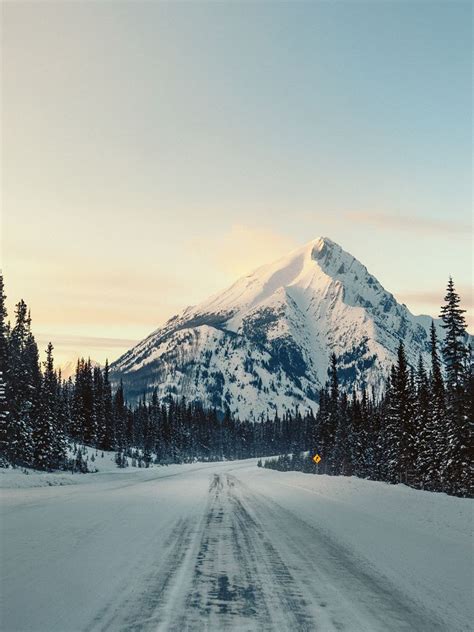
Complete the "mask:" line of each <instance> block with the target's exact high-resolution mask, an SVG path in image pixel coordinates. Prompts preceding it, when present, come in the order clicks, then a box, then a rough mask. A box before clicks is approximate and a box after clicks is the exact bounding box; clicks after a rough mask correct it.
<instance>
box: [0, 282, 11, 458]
mask: <svg viewBox="0 0 474 632" xmlns="http://www.w3.org/2000/svg"><path fill="white" fill-rule="evenodd" d="M5 300H6V296H5V292H4V287H3V274H2V273H1V272H0V467H5V466H7V465H8V421H9V418H8V416H9V406H8V403H7V393H6V379H7V366H8V347H7V344H8V333H9V332H8V326H7V323H6V318H7V309H6V306H5Z"/></svg>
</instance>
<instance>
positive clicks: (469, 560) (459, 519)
mask: <svg viewBox="0 0 474 632" xmlns="http://www.w3.org/2000/svg"><path fill="white" fill-rule="evenodd" d="M252 486H253V487H254V488H256V489H258V490H259V491H261V492H262V493H265V495H267V496H269V497H271V498H272V499H273V500H274V501H275V502H277V503H278V504H281V505H282V507H285V508H286V509H289V510H290V511H291V512H292V513H294V514H295V515H297V516H298V517H299V518H301V519H302V520H304V521H305V522H307V523H309V524H311V525H315V526H317V528H318V530H321V531H323V532H325V533H326V534H327V536H328V537H329V538H331V539H332V540H333V541H335V542H336V543H337V544H338V545H340V546H341V547H344V548H345V549H347V550H349V551H350V552H351V553H352V554H353V555H354V556H356V557H357V558H359V560H360V563H361V564H362V565H364V564H365V565H367V567H368V568H371V569H372V570H375V571H377V572H379V573H380V574H381V575H384V576H385V577H386V578H387V579H389V580H390V581H391V582H392V583H393V585H394V586H396V587H397V588H399V589H400V590H401V591H403V592H405V593H409V595H410V597H411V598H412V599H414V600H415V601H419V602H420V603H423V604H425V605H427V606H428V607H429V608H430V609H432V611H433V612H435V613H436V615H437V616H438V617H439V618H440V619H441V620H444V621H446V623H447V624H448V621H449V627H447V628H446V629H447V630H448V629H449V630H466V631H467V630H471V629H472V628H471V622H472V621H471V622H470V621H469V618H468V617H466V613H472V603H473V599H472V597H473V595H472V586H473V549H472V527H473V507H474V502H473V501H472V500H471V499H466V498H455V497H452V496H447V495H446V494H441V493H433V492H425V491H420V490H415V489H411V488H409V487H406V486H405V485H389V484H386V483H381V482H376V481H367V480H361V479H358V478H355V477H342V476H339V477H332V476H315V475H311V474H302V473H300V472H276V471H270V470H263V469H260V470H259V471H258V472H257V473H256V474H254V475H253V480H252ZM290 490H291V493H289V491H290Z"/></svg>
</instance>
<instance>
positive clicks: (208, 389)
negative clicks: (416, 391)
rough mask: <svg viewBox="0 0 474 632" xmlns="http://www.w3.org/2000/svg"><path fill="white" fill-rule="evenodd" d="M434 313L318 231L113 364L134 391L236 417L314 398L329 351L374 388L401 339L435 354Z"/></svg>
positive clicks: (346, 379) (312, 403)
mask: <svg viewBox="0 0 474 632" xmlns="http://www.w3.org/2000/svg"><path fill="white" fill-rule="evenodd" d="M430 324H431V318H430V317H428V316H414V315H413V314H411V313H410V311H409V310H408V309H407V307H405V305H400V304H399V303H397V301H396V300H395V298H394V297H393V295H392V294H390V292H387V291H386V290H385V289H384V288H383V287H382V286H381V285H380V283H379V282H378V281H377V279H376V278H375V277H374V276H372V275H371V274H370V273H369V272H368V271H367V269H366V268H365V266H363V265H362V264H361V263H359V261H357V260H356V259H355V258H354V257H353V256H352V255H350V254H349V253H347V252H345V251H344V250H343V249H342V248H341V247H340V246H338V245H337V244H335V243H334V242H333V241H331V240H330V239H327V238H320V239H316V240H314V241H312V242H310V243H308V244H306V245H305V246H303V247H302V248H299V249H297V250H295V251H294V252H291V253H290V254H289V255H287V256H286V257H283V258H282V259H279V260H278V261H276V262H274V263H272V264H269V265H265V266H263V267H261V268H259V269H258V270H256V271H255V272H253V273H252V274H250V275H248V276H246V277H243V278H241V279H239V280H238V281H237V282H236V283H234V284H233V285H232V286H231V287H230V288H228V289H227V290H225V291H223V292H221V293H218V294H216V295H214V296H212V297H211V298H209V299H208V300H206V301H204V302H202V303H201V304H199V305H197V306H194V307H188V308H187V309H185V310H184V311H183V312H182V313H181V314H178V315H176V316H174V317H173V318H171V319H170V320H169V321H168V322H167V323H166V324H165V325H164V326H163V327H161V328H159V329H157V330H156V331H154V332H153V333H152V334H150V335H149V336H148V337H147V338H145V340H143V341H142V342H140V343H139V344H137V345H136V346H135V347H134V348H133V349H131V350H130V351H128V352H127V353H125V354H124V355H123V356H122V357H120V358H119V359H118V360H117V361H116V362H115V363H114V364H113V365H112V367H111V369H112V377H113V379H114V381H118V380H119V379H122V380H123V383H124V388H125V393H126V396H127V397H128V398H129V399H130V400H134V399H136V398H137V397H141V396H142V395H143V393H144V392H147V393H150V392H151V391H152V390H153V389H155V388H156V389H157V391H158V394H159V397H160V398H162V399H165V398H167V397H169V396H180V397H181V396H185V397H186V398H187V399H189V400H197V399H198V400H200V401H202V402H203V403H204V404H205V405H206V406H215V407H217V408H218V409H219V410H221V411H223V410H225V409H226V408H227V407H228V408H229V409H230V411H231V412H232V413H233V414H235V415H238V416H239V417H240V418H242V419H243V418H253V419H258V418H260V417H261V416H262V415H266V414H267V413H268V414H269V415H271V416H273V414H274V413H275V412H276V411H278V413H279V414H282V413H284V412H285V410H287V409H292V410H293V409H294V408H295V406H299V407H300V408H301V409H306V408H308V407H312V408H313V409H314V408H316V407H317V392H318V389H319V388H320V387H321V386H322V385H323V384H324V383H325V381H326V379H327V369H328V363H329V356H330V354H331V353H332V352H334V353H335V354H336V355H337V356H338V358H339V367H340V377H341V380H342V382H343V384H344V386H346V387H347V388H352V387H355V388H356V389H360V388H361V387H362V386H363V385H366V386H367V387H369V388H374V389H376V390H378V389H380V388H381V386H382V382H383V378H384V376H385V375H386V374H387V373H388V371H389V369H390V366H391V365H392V363H393V362H394V360H395V357H396V351H397V347H398V344H399V341H400V340H403V341H404V344H405V346H406V351H407V356H408V359H409V361H410V363H411V364H413V365H415V364H416V362H417V359H418V356H419V354H420V353H421V354H422V356H423V357H424V359H425V360H426V361H427V362H428V361H429V345H428V342H429V335H428V334H429V326H430Z"/></svg>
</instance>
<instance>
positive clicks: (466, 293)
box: [396, 287, 474, 310]
mask: <svg viewBox="0 0 474 632" xmlns="http://www.w3.org/2000/svg"><path fill="white" fill-rule="evenodd" d="M456 291H457V293H458V294H459V296H460V297H461V307H462V308H463V309H472V308H473V307H474V296H473V292H472V289H471V288H468V287H461V288H456ZM396 297H397V299H398V300H399V301H401V302H402V303H407V304H408V303H416V304H420V305H431V306H434V307H436V308H437V309H438V310H439V309H440V307H441V305H442V304H443V302H444V292H439V291H434V290H433V291H431V290H427V291H424V292H399V293H397V294H396Z"/></svg>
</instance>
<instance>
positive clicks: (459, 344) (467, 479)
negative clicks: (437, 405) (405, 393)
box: [441, 277, 472, 496]
mask: <svg viewBox="0 0 474 632" xmlns="http://www.w3.org/2000/svg"><path fill="white" fill-rule="evenodd" d="M445 301H446V303H445V305H443V306H442V308H441V318H442V319H443V325H442V326H443V328H444V329H445V330H446V337H445V339H444V341H443V345H442V351H443V358H444V365H445V369H446V382H447V389H446V403H447V406H446V408H447V410H446V448H445V452H444V455H445V456H444V463H445V467H444V472H443V475H444V476H443V477H444V482H443V488H444V489H445V490H446V491H449V492H451V493H454V494H459V495H462V496H467V495H470V494H471V493H472V477H471V460H472V459H471V457H472V454H471V450H470V444H471V434H472V428H471V423H472V422H470V418H471V414H472V411H471V410H470V397H471V396H470V392H469V389H470V386H471V380H472V371H471V358H470V352H469V347H468V346H467V345H466V344H465V340H466V337H467V332H466V321H465V318H464V313H465V311H466V310H464V309H461V307H460V302H461V299H460V297H459V295H458V294H457V293H456V291H455V289H454V283H453V280H452V278H451V277H450V278H449V282H448V287H447V291H446V296H445Z"/></svg>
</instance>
